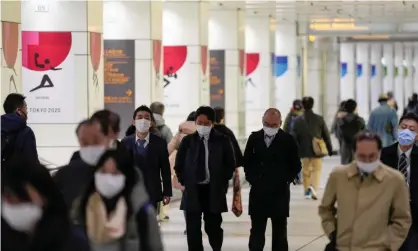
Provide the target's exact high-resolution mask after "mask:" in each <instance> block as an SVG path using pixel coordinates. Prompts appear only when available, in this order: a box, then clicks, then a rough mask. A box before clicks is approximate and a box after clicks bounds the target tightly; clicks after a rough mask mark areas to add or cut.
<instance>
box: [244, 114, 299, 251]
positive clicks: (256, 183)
mask: <svg viewBox="0 0 418 251" xmlns="http://www.w3.org/2000/svg"><path fill="white" fill-rule="evenodd" d="M281 123H282V121H281V114H280V112H279V111H278V110H277V109H275V108H270V109H268V110H267V111H266V112H265V114H264V116H263V129H262V130H260V131H256V132H253V133H252V134H251V135H250V137H249V138H248V141H247V145H246V148H245V152H244V171H245V177H246V180H247V181H248V182H249V183H250V185H251V191H250V201H249V210H248V211H249V214H250V215H251V233H250V240H249V244H248V246H249V250H250V251H263V249H264V244H265V231H266V226H267V219H268V218H270V219H271V222H272V228H273V236H272V250H273V251H287V250H289V247H288V243H287V217H289V202H290V184H291V183H292V182H293V181H294V180H295V179H296V178H297V175H298V173H299V172H300V170H301V168H302V165H301V162H300V158H299V151H298V146H297V144H296V141H295V139H294V137H293V136H292V135H291V134H289V133H286V132H284V131H283V130H281V129H280V126H281Z"/></svg>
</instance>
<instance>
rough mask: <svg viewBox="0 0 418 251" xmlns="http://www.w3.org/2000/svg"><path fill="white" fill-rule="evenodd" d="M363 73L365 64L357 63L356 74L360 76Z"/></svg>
mask: <svg viewBox="0 0 418 251" xmlns="http://www.w3.org/2000/svg"><path fill="white" fill-rule="evenodd" d="M362 75H363V65H362V64H357V67H356V76H357V77H358V78H359V77H361V76H362Z"/></svg>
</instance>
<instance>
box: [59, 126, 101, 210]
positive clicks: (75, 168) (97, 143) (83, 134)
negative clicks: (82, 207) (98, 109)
mask: <svg viewBox="0 0 418 251" xmlns="http://www.w3.org/2000/svg"><path fill="white" fill-rule="evenodd" d="M76 134H77V138H78V142H79V144H80V159H76V160H73V161H71V162H70V163H69V164H68V165H65V166H62V167H60V168H59V169H58V171H57V172H56V173H55V175H54V180H55V183H56V184H57V187H58V188H59V189H60V191H61V193H62V194H63V196H64V200H65V202H66V203H67V205H68V206H69V207H71V206H72V204H73V202H74V200H75V199H76V198H78V197H79V196H80V193H81V192H82V191H83V189H84V187H85V185H86V184H87V182H89V181H90V179H91V178H92V175H93V167H94V166H95V165H96V164H97V162H98V161H99V159H100V157H101V156H102V154H103V153H104V152H105V151H106V149H107V148H108V147H109V139H108V138H107V137H106V136H105V135H104V134H103V130H102V128H101V125H100V123H99V122H98V121H97V120H91V119H89V120H84V121H82V122H81V123H80V124H79V125H78V127H77V129H76Z"/></svg>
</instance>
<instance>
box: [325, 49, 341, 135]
mask: <svg viewBox="0 0 418 251" xmlns="http://www.w3.org/2000/svg"><path fill="white" fill-rule="evenodd" d="M326 53H327V61H326V80H325V105H326V108H327V109H326V113H325V114H324V119H325V121H326V123H327V125H328V128H330V127H331V125H332V122H333V120H334V116H335V113H336V112H337V109H338V107H339V104H340V96H339V93H340V85H339V82H340V51H339V46H337V44H335V45H333V46H329V47H328V48H327V50H326Z"/></svg>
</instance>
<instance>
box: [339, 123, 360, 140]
mask: <svg viewBox="0 0 418 251" xmlns="http://www.w3.org/2000/svg"><path fill="white" fill-rule="evenodd" d="M360 129H361V128H360V124H359V121H358V118H357V117H356V118H354V119H353V120H351V121H347V120H346V119H345V118H343V123H342V125H340V133H341V137H342V139H343V141H344V142H345V143H348V144H350V143H353V141H354V137H355V136H356V134H357V133H358V132H359V131H360Z"/></svg>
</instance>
